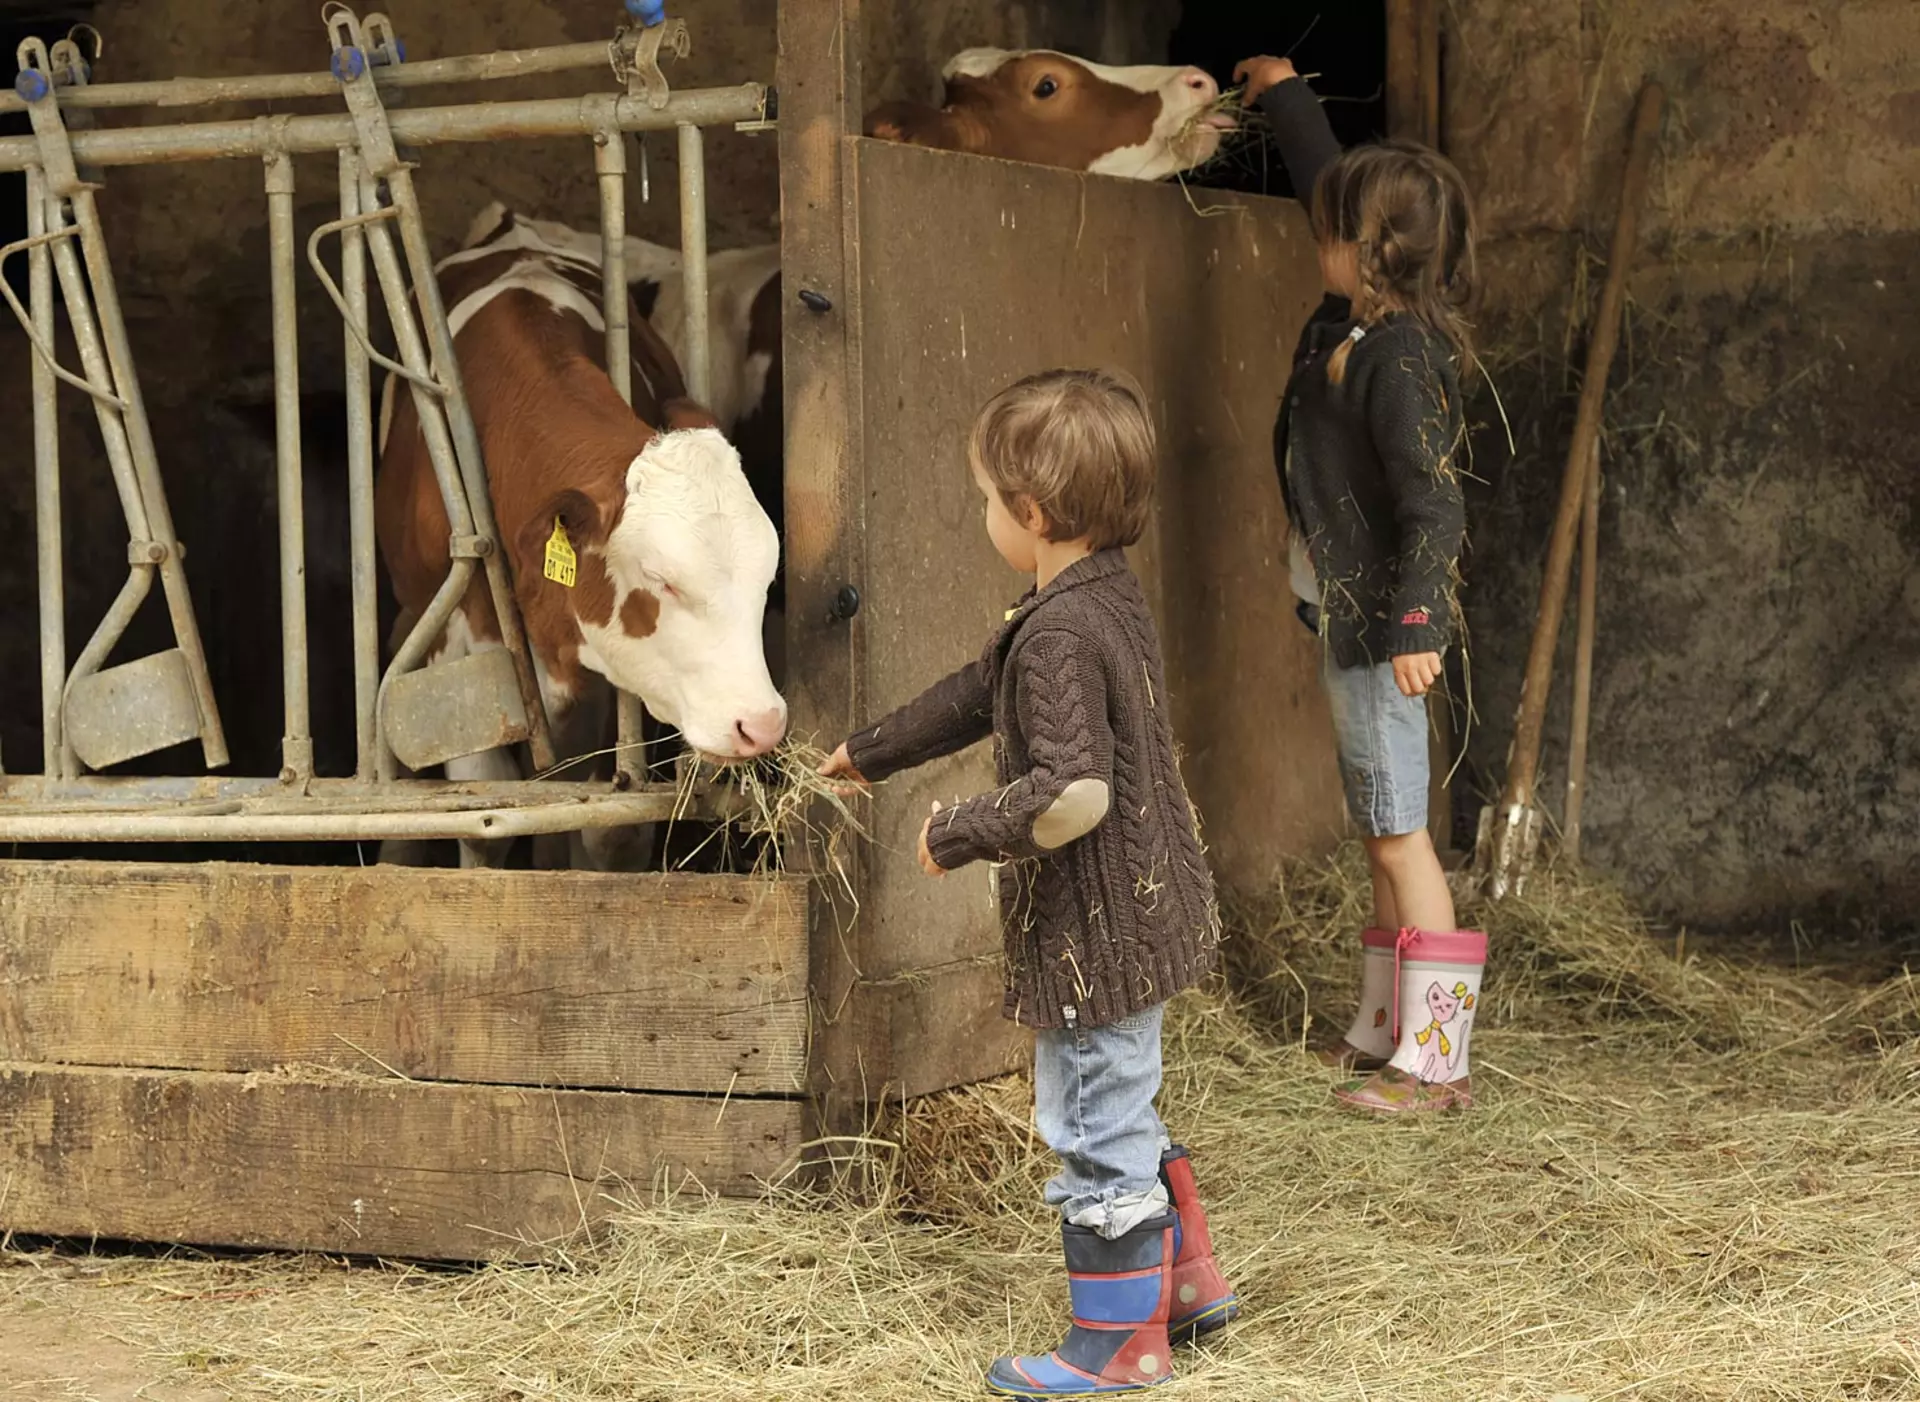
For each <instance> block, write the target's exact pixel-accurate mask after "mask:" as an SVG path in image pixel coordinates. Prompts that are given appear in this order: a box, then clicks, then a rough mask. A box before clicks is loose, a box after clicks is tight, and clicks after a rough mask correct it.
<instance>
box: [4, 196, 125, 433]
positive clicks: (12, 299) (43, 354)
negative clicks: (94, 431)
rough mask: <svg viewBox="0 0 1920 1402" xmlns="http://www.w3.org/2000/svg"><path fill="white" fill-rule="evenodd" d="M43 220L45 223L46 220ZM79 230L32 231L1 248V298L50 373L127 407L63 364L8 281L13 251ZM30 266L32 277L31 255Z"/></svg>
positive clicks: (31, 248)
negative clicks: (9, 264) (7, 266)
mask: <svg viewBox="0 0 1920 1402" xmlns="http://www.w3.org/2000/svg"><path fill="white" fill-rule="evenodd" d="M42 222H43V223H44V222H45V221H44V219H43V220H42ZM78 233H79V230H77V229H75V228H73V227H71V226H66V227H63V228H59V229H56V230H54V231H52V232H51V233H39V234H29V235H28V236H27V237H26V238H23V239H16V240H15V241H14V242H12V243H10V244H8V245H6V247H4V248H0V298H5V299H6V303H7V309H8V310H9V311H11V312H12V313H13V317H14V320H15V321H17V322H19V323H20V329H21V330H22V331H25V332H26V333H27V344H28V345H29V347H30V348H31V349H32V351H33V354H34V358H35V359H36V360H39V361H43V362H45V364H46V367H47V370H48V372H49V373H50V374H51V375H52V376H53V377H54V378H55V379H56V380H59V381H61V382H62V383H65V384H69V385H72V386H73V387H74V388H75V389H77V390H79V391H81V392H82V393H84V394H86V395H89V396H90V397H92V398H94V399H97V400H100V401H101V402H102V403H105V404H109V405H111V406H112V407H113V408H115V409H124V408H126V407H127V406H126V404H125V403H124V402H122V400H121V398H120V396H119V395H117V394H115V393H114V392H113V391H112V390H110V389H104V388H102V387H101V386H99V385H96V384H94V383H92V382H91V381H90V380H88V379H87V378H86V377H85V376H82V375H76V374H74V373H73V372H72V371H71V370H68V369H67V368H66V367H65V366H63V365H62V364H61V363H60V357H59V355H58V353H57V348H56V347H55V346H54V344H53V343H52V342H51V341H49V340H48V339H47V338H46V337H44V336H42V335H41V334H40V329H39V327H38V326H37V325H35V323H34V316H33V313H32V312H31V311H29V310H28V309H27V308H25V307H23V306H21V305H20V299H19V298H18V297H16V296H14V295H13V287H12V286H11V285H10V284H9V283H8V282H7V281H6V277H5V271H6V264H7V260H8V259H9V258H11V257H13V256H14V254H16V253H21V252H26V253H29V254H32V253H37V252H40V251H41V250H43V249H45V248H46V247H47V246H48V245H49V244H51V243H53V242H55V241H56V240H59V239H70V238H73V237H74V236H75V235H76V234H78ZM28 265H29V271H28V276H29V278H31V276H32V271H31V265H32V259H31V257H29V259H28ZM29 291H31V289H29Z"/></svg>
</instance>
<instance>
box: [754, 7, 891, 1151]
mask: <svg viewBox="0 0 1920 1402" xmlns="http://www.w3.org/2000/svg"><path fill="white" fill-rule="evenodd" d="M864 6H865V0H806V3H795V2H794V0H788V3H783V4H781V5H780V6H779V7H778V23H779V40H780V49H779V64H778V68H777V72H776V78H775V81H776V83H777V85H778V87H779V90H780V258H781V276H782V279H783V285H784V295H785V297H786V303H785V316H784V321H783V331H784V336H783V341H782V353H783V356H784V360H783V365H782V371H781V373H782V383H783V386H784V388H783V391H782V393H783V399H784V403H785V407H786V416H787V422H786V437H785V449H786V451H785V464H786V466H785V472H786V483H785V486H786V498H787V517H786V519H787V533H786V540H785V542H784V544H785V549H786V563H787V656H789V657H804V658H806V659H807V665H806V666H805V667H804V668H802V669H799V670H798V672H797V674H796V675H795V676H794V677H793V678H792V679H791V681H790V684H789V688H788V698H787V699H788V702H789V704H790V705H791V707H792V728H793V731H794V733H795V734H796V735H801V736H807V737H810V738H813V739H817V740H818V741H819V743H820V744H821V745H823V746H826V747H828V748H831V747H832V746H833V745H835V744H837V743H838V742H839V741H840V740H841V739H842V738H843V737H845V736H846V734H847V733H848V732H849V731H850V730H851V729H852V728H853V726H854V724H855V723H856V722H857V721H858V720H859V719H860V715H861V712H862V711H863V710H864V709H865V705H866V694H867V693H866V683H865V677H864V674H863V672H862V667H861V660H860V659H861V657H862V655H863V652H864V649H865V646H866V641H867V620H866V615H865V612H864V610H863V611H862V613H861V614H860V615H858V616H856V617H855V618H853V619H852V620H850V621H840V622H836V621H834V618H833V616H832V615H833V610H832V608H831V601H832V600H834V598H835V597H836V595H837V594H838V592H839V591H840V590H841V589H842V588H843V587H846V586H852V587H853V588H855V589H858V590H860V591H861V593H862V594H863V595H864V594H865V593H866V592H867V578H866V550H865V546H866V512H865V488H864V477H863V472H864V461H863V458H862V455H861V448H862V444H861V440H860V436H859V434H858V432H857V431H856V430H855V427H854V426H855V425H856V424H857V423H858V422H859V407H858V406H859V404H860V395H861V386H860V371H859V366H860V341H859V336H858V334H857V332H858V326H859V320H860V306H861V292H862V288H861V282H860V277H859V267H858V258H859V252H858V246H857V243H855V242H853V241H852V240H851V239H850V238H849V228H850V226H851V225H852V224H853V222H854V206H853V202H852V189H851V186H850V184H849V182H848V180H847V178H846V164H847V147H848V144H849V141H850V139H851V137H852V135H853V134H854V133H857V132H858V131H859V130H860V121H861V116H862V103H863V101H864V95H863V83H862V70H863V66H864V63H865V59H866V52H867V39H866V32H865V24H864V22H863V19H862V11H863V9H864ZM802 294H806V295H807V298H808V300H807V301H806V302H804V303H803V302H802V301H801V300H800V297H801V295H802ZM840 862H841V864H842V870H841V871H840V872H839V873H836V875H835V876H834V877H833V878H829V879H828V880H825V881H822V882H821V883H819V885H818V886H817V887H816V890H815V895H814V916H813V931H814V933H813V963H812V969H811V975H810V978H811V986H812V989H813V996H814V1000H815V1003H816V1005H817V1006H818V1007H819V1008H821V1009H824V1010H827V1011H826V1012H825V1013H824V1014H823V1016H822V1018H821V1021H820V1026H819V1028H818V1034H817V1036H816V1038H815V1041H814V1046H813V1055H814V1061H813V1071H812V1085H813V1088H814V1090H815V1092H816V1094H817V1097H818V1100H817V1104H816V1108H817V1109H818V1111H819V1113H820V1118H821V1123H822V1124H823V1126H825V1127H827V1128H829V1129H831V1130H834V1131H846V1132H851V1131H854V1130H857V1129H859V1128H860V1127H861V1125H862V1124H863V1123H864V1119H865V1115H866V1107H865V1105H864V1104H862V1103H861V1102H860V1101H859V1100H858V1098H857V1097H856V1098H855V1099H852V1100H849V1099H847V1098H846V1096H845V1095H843V1094H842V1093H841V1091H840V1088H841V1087H844V1086H857V1085H859V1084H860V1075H859V1068H860V1067H861V1066H862V1064H863V1063H865V1062H866V1061H867V1060H869V1059H871V1058H874V1057H882V1056H884V1054H885V1048H884V1047H882V1046H881V1045H879V1044H878V1043H876V1042H875V1040H874V1038H875V1037H876V1036H877V1035H879V1033H878V1029H879V1028H880V1026H881V1024H880V1023H879V1022H878V1020H877V1019H875V1018H874V1017H873V1016H871V1015H870V1009H869V1006H868V1000H867V999H866V998H865V996H864V995H863V994H862V993H861V992H860V990H859V987H858V980H859V977H860V969H861V967H862V964H863V962H864V957H865V956H864V950H863V948H862V942H863V940H864V939H865V938H866V936H867V932H868V929H869V928H870V926H869V923H868V922H866V921H864V920H860V919H857V918H856V917H855V914H854V911H853V904H854V903H853V902H846V903H841V902H839V901H838V899H837V893H838V892H839V891H840V890H841V889H843V887H842V881H843V880H844V883H845V886H846V887H850V888H851V889H852V890H853V891H854V892H859V891H860V890H861V889H862V887H863V886H864V884H865V880H866V871H867V870H868V867H869V865H870V864H869V862H868V859H867V855H866V853H865V852H864V851H862V850H861V849H860V847H859V845H858V844H847V846H846V850H845V851H844V852H842V854H841V855H840Z"/></svg>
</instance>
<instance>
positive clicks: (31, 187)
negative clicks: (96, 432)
mask: <svg viewBox="0 0 1920 1402" xmlns="http://www.w3.org/2000/svg"><path fill="white" fill-rule="evenodd" d="M46 188H47V182H46V176H45V175H44V174H43V173H42V171H41V169H40V167H38V166H31V167H29V168H28V170H27V233H28V234H29V235H30V236H37V235H42V234H45V233H46V232H47V206H46V197H47V196H46ZM27 296H28V300H29V301H30V302H31V303H32V307H33V329H34V334H35V335H36V336H38V337H39V338H40V340H41V341H42V342H44V343H45V344H46V345H47V347H48V348H49V349H51V348H52V347H53V345H54V335H55V325H54V306H53V252H52V250H51V249H49V248H48V247H47V246H46V245H44V244H41V245H38V246H37V247H35V248H34V250H33V252H32V253H31V254H30V255H29V256H28V260H27ZM59 388H60V386H59V382H58V381H57V380H55V379H54V375H53V367H52V366H51V365H49V364H47V363H46V362H44V361H43V360H42V359H41V358H40V357H39V356H38V355H36V356H34V357H33V501H34V540H35V550H36V552H37V555H38V558H39V570H40V736H41V743H40V751H41V765H42V768H43V772H45V773H46V774H48V775H56V774H58V773H59V772H60V728H61V727H60V716H61V711H62V709H63V707H64V704H65V700H66V689H67V601H66V585H65V577H64V566H65V555H64V552H63V548H62V547H63V542H62V539H61V522H60V402H59V399H60V396H59Z"/></svg>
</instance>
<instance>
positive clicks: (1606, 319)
mask: <svg viewBox="0 0 1920 1402" xmlns="http://www.w3.org/2000/svg"><path fill="white" fill-rule="evenodd" d="M1664 100H1665V94H1664V92H1662V90H1661V88H1660V85H1659V84H1658V83H1648V84H1647V86H1646V87H1645V88H1644V89H1642V90H1641V93H1640V103H1639V106H1638V107H1637V108H1636V109H1635V112H1634V121H1633V144H1632V147H1631V148H1630V151H1629V154H1628V157H1627V170H1626V175H1625V178H1624V179H1623V180H1622V181H1621V186H1620V213H1619V217H1618V219H1617V221H1616V222H1615V224H1614V226H1613V246H1612V248H1611V249H1610V250H1609V251H1608V254H1607V282H1606V288H1605V290H1604V291H1603V292H1602V293H1601V295H1600V311H1599V315H1598V317H1597V318H1596V320H1595V322H1594V328H1593V343H1592V345H1591V346H1590V347H1589V348H1588V351H1587V371H1586V378H1585V380H1584V381H1583V382H1582V383H1581V386H1580V410H1579V415H1578V417H1577V418H1576V419H1575V420H1574V425H1573V446H1572V448H1571V449H1570V450H1569V452H1568V453H1567V469H1566V472H1565V474H1564V475H1563V476H1562V477H1561V481H1560V507H1559V511H1558V512H1557V514H1556V515H1555V517H1554V522H1553V535H1552V537H1551V540H1550V543H1549V545H1548V548H1547V568H1546V576H1545V578H1544V579H1543V580H1542V581H1541V585H1540V611H1539V613H1538V614H1537V615H1536V616H1535V619H1534V625H1533V645H1532V648H1531V650H1530V651H1529V652H1528V654H1527V671H1526V678H1525V680H1524V681H1523V682H1522V683H1521V688H1520V713H1519V717H1518V719H1517V720H1516V721H1515V723H1514V731H1513V749H1512V751H1511V754H1510V756H1509V759H1508V764H1507V784H1506V789H1505V791H1504V792H1503V793H1502V795H1501V799H1500V806H1501V809H1502V811H1503V812H1504V813H1506V814H1513V813H1514V812H1516V811H1517V810H1520V809H1524V808H1530V807H1531V806H1532V805H1533V790H1534V783H1535V780H1536V779H1537V778H1538V776H1539V769H1540V735H1541V730H1542V728H1543V727H1544V726H1545V724H1546V719H1547V691H1548V688H1549V687H1551V686H1552V684H1553V654H1554V649H1555V647H1556V646H1557V645H1558V642H1559V637H1560V621H1561V618H1562V616H1563V615H1564V613H1565V612H1566V605H1567V579H1568V575H1569V573H1570V571H1571V570H1572V567H1573V539H1574V532H1575V530H1576V529H1577V528H1578V526H1579V523H1580V513H1581V507H1582V501H1583V498H1584V496H1585V488H1586V478H1587V466H1588V463H1589V461H1590V460H1591V458H1592V455H1593V453H1594V450H1595V444H1596V442H1597V441H1598V439H1599V436H1600V412H1601V408H1602V406H1603V405H1604V404H1605V401H1606V394H1607V372H1608V370H1609V369H1610V368H1611V366H1612V364H1613V353H1614V350H1615V348H1616V347H1617V346H1618V345H1619V343H1620V315H1621V308H1622V306H1623V305H1624V304H1625V301H1626V295H1627V270H1628V268H1629V267H1630V266H1631V265H1632V263H1633V252H1634V246H1635V244H1636V242H1637V240H1638V236H1639V226H1640V205H1641V202H1642V200H1643V199H1644V198H1645V196H1646V189H1647V172H1648V170H1649V169H1650V168H1651V167H1652V165H1653V150H1654V143H1655V138H1656V137H1657V136H1658V135H1659V133H1660V108H1661V104H1662V102H1663V101H1664ZM1497 875H1499V873H1496V876H1497Z"/></svg>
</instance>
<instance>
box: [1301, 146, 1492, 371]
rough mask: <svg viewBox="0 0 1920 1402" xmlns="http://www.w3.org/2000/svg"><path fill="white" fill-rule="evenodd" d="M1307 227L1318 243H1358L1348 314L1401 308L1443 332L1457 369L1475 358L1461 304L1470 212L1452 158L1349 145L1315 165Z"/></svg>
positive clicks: (1376, 314)
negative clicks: (1355, 290) (1457, 362)
mask: <svg viewBox="0 0 1920 1402" xmlns="http://www.w3.org/2000/svg"><path fill="white" fill-rule="evenodd" d="M1313 233H1314V237H1315V238H1316V239H1318V240H1319V241H1320V242H1321V243H1322V244H1337V243H1351V244H1353V245H1355V247H1356V249H1357V252H1358V262H1359V296H1358V297H1356V298H1355V299H1354V306H1353V315H1354V320H1355V321H1357V322H1359V323H1360V324H1361V325H1362V326H1371V325H1372V324H1373V323H1375V322H1377V321H1378V320H1379V319H1380V318H1381V317H1383V316H1385V315H1386V314H1387V313H1388V312H1394V311H1399V312H1406V313H1408V314H1409V315H1412V316H1415V317H1417V318H1419V319H1420V320H1421V321H1422V322H1424V323H1425V324H1426V325H1427V326H1428V327H1429V328H1430V329H1432V330H1433V331H1435V332H1437V333H1438V334H1439V335H1441V336H1444V337H1445V338H1446V339H1447V341H1448V342H1450V343H1451V344H1452V346H1453V349H1454V353H1455V354H1456V355H1458V356H1459V358H1460V368H1461V370H1462V372H1463V373H1464V372H1466V371H1468V370H1471V369H1472V368H1473V366H1474V364H1475V361H1474V355H1473V341H1472V327H1471V326H1470V325H1469V324H1468V322H1467V318H1466V309H1467V306H1468V304H1469V303H1470V301H1471V300H1472V297H1473V292H1474V284H1475V272H1476V270H1475V266H1474V238H1475V229H1474V217H1473V202H1472V200H1471V199H1470V198H1469V197H1468V195H1467V183H1466V181H1464V180H1462V179H1461V178H1460V172H1459V170H1458V169H1457V168H1456V167H1455V166H1454V164H1453V162H1452V161H1450V160H1448V159H1447V158H1446V157H1445V156H1443V155H1441V154H1440V153H1439V152H1438V151H1435V150H1433V149H1431V148H1430V147H1426V146H1421V145H1419V144H1418V143H1416V142H1411V141H1382V142H1378V143H1376V144H1373V145H1369V146H1356V147H1354V148H1352V149H1351V150H1349V151H1346V152H1344V153H1343V154H1342V155H1341V156H1340V158H1339V159H1338V160H1336V161H1334V162H1333V164H1332V165H1330V166H1328V167H1327V168H1326V169H1325V170H1324V171H1322V172H1321V175H1320V179H1319V181H1318V183H1317V184H1316V185H1315V187H1314V193H1313ZM1352 349H1353V342H1352V341H1351V340H1348V341H1343V342H1341V344H1340V345H1339V347H1338V348H1336V349H1335V351H1334V353H1333V355H1332V356H1330V357H1329V358H1328V361H1327V377H1328V378H1329V379H1330V380H1332V381H1333V382H1334V383H1335V384H1339V383H1340V382H1341V381H1342V380H1343V379H1344V378H1345V377H1346V373H1347V356H1348V354H1349V352H1350V351H1351V350H1352Z"/></svg>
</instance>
